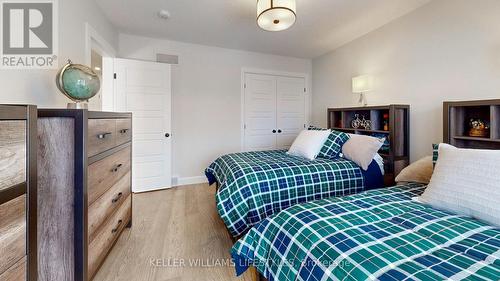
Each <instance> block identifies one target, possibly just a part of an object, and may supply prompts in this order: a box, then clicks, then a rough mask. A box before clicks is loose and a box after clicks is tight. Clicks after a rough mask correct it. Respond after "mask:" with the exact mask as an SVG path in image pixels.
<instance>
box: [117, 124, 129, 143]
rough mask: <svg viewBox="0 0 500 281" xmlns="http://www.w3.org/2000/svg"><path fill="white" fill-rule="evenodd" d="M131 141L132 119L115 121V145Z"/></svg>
mask: <svg viewBox="0 0 500 281" xmlns="http://www.w3.org/2000/svg"><path fill="white" fill-rule="evenodd" d="M131 140H132V119H116V145H117V146H118V145H120V144H123V143H126V142H129V141H131Z"/></svg>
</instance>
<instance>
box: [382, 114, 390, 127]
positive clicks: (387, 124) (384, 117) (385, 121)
mask: <svg viewBox="0 0 500 281" xmlns="http://www.w3.org/2000/svg"><path fill="white" fill-rule="evenodd" d="M382 118H383V120H384V121H383V122H384V131H389V113H384V115H383V117H382Z"/></svg>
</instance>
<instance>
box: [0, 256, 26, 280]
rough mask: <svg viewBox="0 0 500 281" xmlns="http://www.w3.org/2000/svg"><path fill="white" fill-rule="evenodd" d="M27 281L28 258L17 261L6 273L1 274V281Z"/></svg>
mask: <svg viewBox="0 0 500 281" xmlns="http://www.w3.org/2000/svg"><path fill="white" fill-rule="evenodd" d="M20 280H26V256H24V257H23V258H22V259H20V260H19V261H17V262H16V263H15V264H14V265H13V266H11V267H10V268H9V269H7V270H6V271H5V272H4V273H0V281H20Z"/></svg>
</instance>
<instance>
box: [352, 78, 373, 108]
mask: <svg viewBox="0 0 500 281" xmlns="http://www.w3.org/2000/svg"><path fill="white" fill-rule="evenodd" d="M372 88H373V78H372V77H370V76H368V75H361V76H357V77H353V78H352V92H353V93H354V94H359V101H358V102H359V104H360V105H362V106H366V105H367V102H366V97H365V94H366V93H368V92H371V91H372Z"/></svg>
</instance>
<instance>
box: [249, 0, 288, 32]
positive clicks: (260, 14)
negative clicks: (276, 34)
mask: <svg viewBox="0 0 500 281" xmlns="http://www.w3.org/2000/svg"><path fill="white" fill-rule="evenodd" d="M296 11H297V5H296V4H295V0H257V24H258V25H259V27H260V28H262V29H264V30H267V31H282V30H285V29H288V28H290V27H291V26H292V25H293V24H294V23H295V20H296V19H297V14H296Z"/></svg>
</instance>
